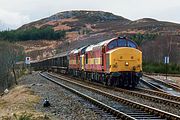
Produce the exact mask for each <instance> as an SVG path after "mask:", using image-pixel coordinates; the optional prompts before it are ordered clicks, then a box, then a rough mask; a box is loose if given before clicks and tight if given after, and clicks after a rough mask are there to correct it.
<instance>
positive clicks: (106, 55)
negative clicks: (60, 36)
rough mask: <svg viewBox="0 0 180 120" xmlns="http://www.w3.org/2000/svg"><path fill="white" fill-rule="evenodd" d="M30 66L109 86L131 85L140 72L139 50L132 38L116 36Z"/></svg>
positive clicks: (140, 57) (136, 82) (140, 55)
mask: <svg viewBox="0 0 180 120" xmlns="http://www.w3.org/2000/svg"><path fill="white" fill-rule="evenodd" d="M31 66H32V67H33V68H35V69H46V70H54V71H57V72H61V73H66V74H70V75H73V76H76V77H81V78H82V79H86V80H91V81H97V82H100V83H103V84H106V85H109V86H118V87H128V88H134V87H135V86H136V85H137V84H138V82H139V79H140V77H141V76H142V52H141V51H140V50H139V49H138V46H137V44H136V43H135V42H134V41H132V40H130V39H127V38H125V37H117V38H112V39H109V40H105V41H103V42H100V43H98V44H94V45H88V46H83V47H81V48H78V49H74V50H72V51H70V52H66V53H63V54H61V55H59V56H55V57H53V58H50V59H46V60H43V61H39V62H34V63H31Z"/></svg>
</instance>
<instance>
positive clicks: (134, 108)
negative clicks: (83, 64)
mask: <svg viewBox="0 0 180 120" xmlns="http://www.w3.org/2000/svg"><path fill="white" fill-rule="evenodd" d="M53 76H54V75H53ZM53 76H51V77H53ZM54 77H55V76H54ZM56 78H59V79H61V80H62V79H63V80H66V81H67V82H70V83H72V84H76V85H77V86H80V87H81V88H85V89H88V90H90V91H93V92H96V93H98V94H101V95H103V96H106V97H107V98H108V99H111V100H113V102H112V103H113V105H111V107H112V106H113V109H115V111H114V112H110V113H111V114H112V113H115V114H113V115H115V116H116V117H120V116H121V115H120V113H123V115H122V116H126V117H127V118H128V116H130V117H129V118H128V119H175V120H178V119H180V117H179V116H177V115H174V114H171V113H168V112H164V111H161V110H158V109H155V108H152V107H149V106H146V105H142V104H140V103H137V102H133V101H130V100H127V99H124V98H121V97H119V96H115V95H112V94H110V93H107V92H104V91H101V90H99V89H96V88H92V87H89V86H84V85H82V84H79V83H75V82H72V81H70V80H67V79H65V78H64V77H61V78H60V77H57V76H56ZM48 79H52V78H50V77H48ZM104 99H105V97H104ZM104 99H103V101H104ZM122 103H123V105H122ZM119 104H121V105H119ZM114 105H115V107H114ZM100 106H103V108H104V109H105V111H107V110H108V109H110V107H109V106H108V108H106V107H105V106H107V105H100ZM127 108H128V109H127ZM113 109H111V110H108V111H112V110H113ZM119 110H121V111H122V110H124V111H123V112H120V111H119ZM129 110H130V111H129ZM119 112H120V113H119ZM121 119H125V118H121Z"/></svg>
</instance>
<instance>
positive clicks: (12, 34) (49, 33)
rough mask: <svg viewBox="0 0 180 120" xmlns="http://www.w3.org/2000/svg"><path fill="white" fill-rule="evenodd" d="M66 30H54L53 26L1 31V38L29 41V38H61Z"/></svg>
mask: <svg viewBox="0 0 180 120" xmlns="http://www.w3.org/2000/svg"><path fill="white" fill-rule="evenodd" d="M65 34H66V32H65V31H54V30H53V29H52V27H47V28H43V29H38V28H35V27H34V28H30V29H26V30H10V31H1V32H0V39H2V40H8V41H27V40H40V39H46V40H59V39H61V38H64V37H65Z"/></svg>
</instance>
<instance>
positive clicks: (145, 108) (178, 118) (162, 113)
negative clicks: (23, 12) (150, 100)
mask: <svg viewBox="0 0 180 120" xmlns="http://www.w3.org/2000/svg"><path fill="white" fill-rule="evenodd" d="M48 74H49V73H48ZM49 75H51V76H53V77H56V78H58V79H61V80H65V81H67V82H70V83H73V84H76V85H78V86H81V87H83V88H86V89H89V90H91V91H94V92H97V93H100V94H103V95H104V96H107V97H109V98H111V99H113V100H115V101H117V102H121V103H124V104H126V105H128V106H132V107H134V108H137V109H141V110H143V111H145V112H148V113H152V114H155V115H158V116H161V117H162V118H167V119H172V120H180V116H178V115H174V114H172V113H168V112H165V111H162V110H159V109H156V108H153V107H150V106H147V105H143V104H140V103H137V102H134V101H131V100H128V99H125V98H122V97H119V96H116V95H112V94H110V93H107V92H104V91H101V90H99V89H96V88H93V87H89V86H85V85H82V84H80V83H76V82H74V81H71V80H68V79H67V78H62V77H59V76H56V75H52V74H49Z"/></svg>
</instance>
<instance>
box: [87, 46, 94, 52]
mask: <svg viewBox="0 0 180 120" xmlns="http://www.w3.org/2000/svg"><path fill="white" fill-rule="evenodd" d="M93 47H94V45H90V46H88V47H87V48H86V52H88V51H91V50H92V49H93Z"/></svg>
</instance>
